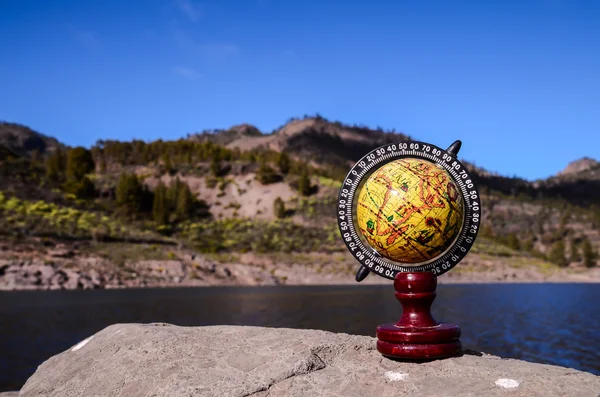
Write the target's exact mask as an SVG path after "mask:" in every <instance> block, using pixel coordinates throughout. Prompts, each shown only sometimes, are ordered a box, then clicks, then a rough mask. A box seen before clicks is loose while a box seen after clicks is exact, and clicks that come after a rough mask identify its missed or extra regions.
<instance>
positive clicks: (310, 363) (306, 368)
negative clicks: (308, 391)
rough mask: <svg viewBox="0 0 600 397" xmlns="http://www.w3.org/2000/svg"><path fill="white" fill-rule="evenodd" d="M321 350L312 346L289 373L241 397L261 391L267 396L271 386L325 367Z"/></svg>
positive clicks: (247, 396)
mask: <svg viewBox="0 0 600 397" xmlns="http://www.w3.org/2000/svg"><path fill="white" fill-rule="evenodd" d="M321 350H322V348H320V347H317V348H312V349H311V350H310V356H308V358H307V359H306V361H301V362H300V363H299V365H298V366H296V367H294V368H292V369H291V371H290V372H289V373H287V374H286V375H284V376H283V377H282V378H280V379H274V380H273V381H272V382H271V383H269V384H268V385H267V386H266V387H263V388H261V389H259V390H255V391H253V392H251V393H249V394H245V395H243V396H242V397H251V396H255V395H258V394H259V393H263V392H265V391H266V392H267V394H266V395H265V396H264V397H268V395H269V390H270V389H271V387H272V386H274V385H276V384H278V383H281V382H283V381H285V380H287V379H290V378H293V377H294V376H298V375H306V374H310V373H312V372H316V371H319V370H321V369H324V368H325V367H327V364H326V363H325V361H324V360H323V359H321V357H320V356H319V355H318V352H320V351H321Z"/></svg>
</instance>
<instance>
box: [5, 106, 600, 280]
mask: <svg viewBox="0 0 600 397" xmlns="http://www.w3.org/2000/svg"><path fill="white" fill-rule="evenodd" d="M15 137H16V138H15ZM407 139H411V138H410V137H409V136H407V135H405V134H401V133H398V132H395V131H383V130H382V129H370V128H368V127H365V126H349V125H345V124H343V123H341V122H331V121H328V120H326V119H324V118H323V117H321V116H316V117H305V118H303V119H291V120H290V121H289V122H287V123H286V124H284V125H283V126H281V127H280V128H278V129H276V130H275V131H272V132H270V133H263V132H261V131H260V130H258V129H257V128H256V127H254V126H252V125H250V124H243V125H238V126H234V127H232V128H230V129H227V130H213V131H204V132H201V133H198V134H190V135H188V136H187V137H184V138H181V139H178V140H175V141H161V140H159V141H154V142H143V141H139V140H134V141H130V142H120V141H109V140H106V141H98V143H97V144H96V145H94V146H93V147H91V148H89V149H86V148H70V147H68V146H66V145H64V144H62V143H60V142H58V140H56V139H55V138H51V137H47V136H45V135H43V134H40V133H38V132H36V131H33V130H31V129H29V128H27V127H24V126H20V125H18V124H10V123H3V124H0V153H7V155H6V156H4V157H0V212H1V213H2V216H1V217H0V219H2V220H1V221H0V233H2V239H1V240H0V242H1V244H0V280H3V285H4V288H48V287H52V288H77V287H79V288H84V287H86V288H87V287H107V286H114V287H118V286H127V285H167V284H168V285H171V284H183V285H208V284H223V283H225V284H265V283H306V282H308V283H315V282H353V277H352V274H353V273H354V272H355V271H356V268H357V264H356V262H355V261H354V259H353V258H352V257H351V256H350V255H349V254H348V253H347V252H346V249H345V247H344V246H343V244H342V242H341V240H340V238H339V232H338V230H337V226H336V222H335V217H334V215H335V202H336V199H337V192H338V189H339V186H340V181H341V180H342V179H343V177H344V176H345V174H346V172H347V171H348V169H349V167H350V166H351V165H352V164H353V163H354V162H355V161H356V160H358V159H359V158H360V157H362V156H363V155H364V154H366V153H367V152H368V151H369V150H371V149H374V148H376V147H379V146H381V145H384V144H386V143H391V142H396V141H399V140H407ZM32 142H34V143H35V145H34V144H32ZM3 150H4V152H3ZM467 166H468V167H469V168H470V169H471V172H472V173H473V175H474V177H475V178H476V179H477V182H478V185H479V187H480V190H481V192H480V193H481V195H482V202H483V228H482V230H481V233H480V236H479V238H478V241H477V244H476V245H475V247H474V248H473V251H472V253H471V254H469V257H468V260H466V261H465V263H464V264H463V265H461V266H459V267H457V269H456V271H453V272H451V274H450V275H449V276H448V278H447V280H451V279H458V280H460V279H464V280H475V281H476V280H504V279H507V278H508V279H515V280H543V279H547V280H565V279H579V280H585V279H590V277H594V276H593V275H594V274H597V272H596V273H594V272H591V271H590V270H586V269H587V268H590V267H593V266H595V264H596V258H597V255H596V253H597V252H598V250H599V248H600V231H599V229H600V209H599V208H598V207H595V206H594V205H597V204H598V203H599V202H600V196H599V195H600V178H598V173H597V169H598V162H595V160H592V159H584V160H582V161H580V162H577V163H575V164H574V165H569V167H567V169H566V170H565V172H562V173H560V174H559V175H557V176H555V177H553V178H548V179H547V180H544V181H537V182H535V183H532V182H528V181H525V180H522V179H518V178H509V177H503V176H500V175H497V174H494V173H490V172H488V171H486V170H485V169H483V168H481V167H474V166H473V165H470V164H467ZM474 275H475V276H474ZM379 281H381V280H379V279H378V278H375V277H371V278H368V279H367V282H379ZM383 281H385V280H383Z"/></svg>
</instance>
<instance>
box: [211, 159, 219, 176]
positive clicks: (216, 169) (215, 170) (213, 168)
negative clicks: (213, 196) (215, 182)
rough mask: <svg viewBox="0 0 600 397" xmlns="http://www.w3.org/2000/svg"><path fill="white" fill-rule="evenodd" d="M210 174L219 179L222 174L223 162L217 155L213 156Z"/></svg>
mask: <svg viewBox="0 0 600 397" xmlns="http://www.w3.org/2000/svg"><path fill="white" fill-rule="evenodd" d="M210 172H211V173H212V174H213V176H214V177H218V176H219V175H220V174H221V161H220V160H219V156H217V155H213V156H212V158H211V160H210Z"/></svg>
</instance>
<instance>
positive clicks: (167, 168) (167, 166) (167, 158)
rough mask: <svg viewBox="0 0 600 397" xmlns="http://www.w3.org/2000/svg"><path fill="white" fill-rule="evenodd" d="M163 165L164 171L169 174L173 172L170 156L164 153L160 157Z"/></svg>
mask: <svg viewBox="0 0 600 397" xmlns="http://www.w3.org/2000/svg"><path fill="white" fill-rule="evenodd" d="M162 160H163V164H164V165H165V171H166V172H168V173H169V174H170V173H171V172H173V164H172V163H171V155H170V154H169V153H165V154H163V156H162Z"/></svg>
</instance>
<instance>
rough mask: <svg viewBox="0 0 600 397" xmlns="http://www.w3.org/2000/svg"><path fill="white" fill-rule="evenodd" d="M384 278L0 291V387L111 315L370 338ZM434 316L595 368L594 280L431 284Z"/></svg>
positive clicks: (509, 344)
mask: <svg viewBox="0 0 600 397" xmlns="http://www.w3.org/2000/svg"><path fill="white" fill-rule="evenodd" d="M400 314H401V307H400V304H399V303H398V302H397V301H396V299H395V298H394V290H393V287H392V285H391V282H390V285H389V286H364V285H350V286H311V287H308V286H301V287H292V286H287V287H286V286H284V287H211V288H176V289H128V290H92V291H23V292H3V293H0V391H4V390H14V389H19V388H20V387H21V386H22V385H23V383H24V382H25V380H26V379H27V378H28V377H29V376H30V375H31V374H32V373H33V372H34V371H35V369H36V367H37V366H38V365H39V364H40V363H42V362H43V361H44V360H46V359H47V358H49V357H50V356H52V355H54V354H57V353H59V352H61V351H64V350H66V349H68V348H70V347H71V346H73V345H75V344H76V343H77V342H79V341H81V340H82V339H84V338H86V337H88V336H90V335H91V334H93V333H95V332H97V331H100V330H101V329H103V328H104V327H106V326H108V325H110V324H114V323H133V322H136V323H149V322H167V323H171V324H177V325H184V326H197V325H215V324H237V325H260V326H268V327H289V328H315V329H323V330H328V331H334V332H345V333H350V334H361V335H370V336H375V328H376V326H377V325H378V324H380V323H388V322H396V321H397V320H398V319H399V317H400ZM433 315H434V317H435V318H436V320H438V321H446V322H453V323H456V324H458V325H460V327H461V329H462V337H461V341H462V343H463V348H466V349H472V350H477V351H483V352H486V353H491V354H495V355H498V356H501V357H512V358H519V359H522V360H527V361H533V362H538V363H546V364H556V365H562V366H566V367H572V368H577V369H580V370H584V371H589V372H592V373H594V374H598V375H600V344H599V343H598V338H599V337H600V284H465V285H440V286H439V287H438V297H437V299H436V301H435V302H434V304H433Z"/></svg>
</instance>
